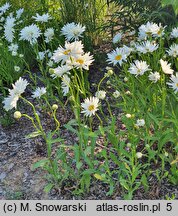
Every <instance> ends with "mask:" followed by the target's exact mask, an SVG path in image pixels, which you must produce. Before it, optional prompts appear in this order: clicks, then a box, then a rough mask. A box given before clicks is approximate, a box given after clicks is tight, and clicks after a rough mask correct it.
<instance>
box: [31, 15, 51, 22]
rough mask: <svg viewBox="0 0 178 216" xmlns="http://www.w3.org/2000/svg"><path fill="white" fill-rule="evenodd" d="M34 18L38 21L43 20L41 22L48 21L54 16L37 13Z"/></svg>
mask: <svg viewBox="0 0 178 216" xmlns="http://www.w3.org/2000/svg"><path fill="white" fill-rule="evenodd" d="M32 18H33V19H34V20H35V21H36V22H41V23H45V22H48V20H50V19H52V17H51V16H50V15H49V14H48V13H46V14H43V15H41V16H40V15H39V14H38V13H36V16H32Z"/></svg>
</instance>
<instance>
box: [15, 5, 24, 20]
mask: <svg viewBox="0 0 178 216" xmlns="http://www.w3.org/2000/svg"><path fill="white" fill-rule="evenodd" d="M23 12H24V9H23V8H20V9H19V10H17V11H16V19H19V18H20V17H21V15H22V14H23Z"/></svg>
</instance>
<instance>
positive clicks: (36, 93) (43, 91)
mask: <svg viewBox="0 0 178 216" xmlns="http://www.w3.org/2000/svg"><path fill="white" fill-rule="evenodd" d="M44 94H46V88H45V87H41V88H40V87H38V88H37V89H36V90H35V91H34V92H33V95H32V97H33V98H40V97H41V96H42V95H44Z"/></svg>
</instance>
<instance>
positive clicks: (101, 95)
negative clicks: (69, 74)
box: [95, 90, 106, 100]
mask: <svg viewBox="0 0 178 216" xmlns="http://www.w3.org/2000/svg"><path fill="white" fill-rule="evenodd" d="M95 96H96V97H97V98H98V99H101V100H103V99H104V98H105V97H106V92H105V91H102V90H100V91H97V92H96V94H95Z"/></svg>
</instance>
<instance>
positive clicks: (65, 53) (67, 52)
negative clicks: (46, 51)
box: [63, 50, 71, 55]
mask: <svg viewBox="0 0 178 216" xmlns="http://www.w3.org/2000/svg"><path fill="white" fill-rule="evenodd" d="M70 52H71V50H65V51H64V52H63V54H64V55H68V54H69V53H70Z"/></svg>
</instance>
